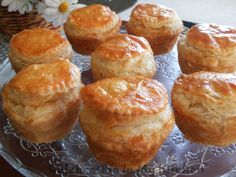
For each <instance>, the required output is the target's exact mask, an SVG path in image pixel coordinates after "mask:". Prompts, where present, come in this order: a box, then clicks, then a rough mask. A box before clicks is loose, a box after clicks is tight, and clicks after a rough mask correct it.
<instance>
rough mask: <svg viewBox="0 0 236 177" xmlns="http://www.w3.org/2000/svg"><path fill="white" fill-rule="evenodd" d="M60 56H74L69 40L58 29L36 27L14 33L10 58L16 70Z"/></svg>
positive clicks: (68, 57) (69, 57)
mask: <svg viewBox="0 0 236 177" xmlns="http://www.w3.org/2000/svg"><path fill="white" fill-rule="evenodd" d="M58 58H67V59H71V58H72V48H71V46H70V44H69V42H68V41H67V40H66V39H64V38H63V37H62V36H61V35H60V34H59V33H58V32H57V31H54V30H49V29H44V28H34V29H26V30H23V31H21V32H20V33H18V34H16V35H14V36H13V37H12V38H11V41H10V49H9V60H10V62H11V64H12V67H13V68H14V70H15V71H16V72H18V71H20V70H21V69H22V68H24V67H26V66H29V65H31V64H40V63H47V62H50V61H52V60H55V59H58Z"/></svg>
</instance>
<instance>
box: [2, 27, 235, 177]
mask: <svg viewBox="0 0 236 177" xmlns="http://www.w3.org/2000/svg"><path fill="white" fill-rule="evenodd" d="M186 29H187V28H185V30H184V32H186ZM122 32H123V33H125V31H124V30H122ZM1 39H3V37H2V36H1V35H0V40H1ZM5 46H7V45H5ZM0 50H1V51H3V52H5V51H6V50H7V48H4V47H3V45H0ZM5 53H6V52H5ZM155 59H156V61H157V63H158V71H157V73H156V76H155V79H157V80H158V81H160V82H162V83H163V84H164V85H165V86H166V88H167V90H168V92H169V93H170V91H171V88H172V85H173V82H174V80H175V78H176V77H177V76H178V75H179V74H180V73H181V72H180V69H179V66H178V61H177V49H176V47H175V48H174V49H173V50H172V51H171V52H169V53H168V54H165V55H160V56H156V57H155ZM73 62H74V63H75V64H76V65H78V67H79V68H80V69H81V72H82V81H83V83H84V84H88V83H91V82H92V80H91V72H90V57H88V56H81V55H78V54H74V57H73ZM0 63H1V65H0V90H1V88H2V86H3V84H4V83H5V82H7V81H8V80H9V79H10V78H12V77H13V76H14V75H15V73H14V71H13V70H12V68H11V65H10V63H9V61H8V59H5V60H4V61H1V60H0ZM0 125H1V126H0V155H2V156H3V158H4V159H6V160H7V161H8V162H9V163H10V164H11V165H12V166H13V167H14V168H15V169H16V170H18V171H19V172H20V173H21V174H23V175H25V176H50V177H53V176H68V177H71V176H89V177H90V176H91V177H95V176H96V177H110V176H115V177H117V176H120V177H123V176H124V177H146V176H158V177H159V176H161V177H177V176H178V177H183V176H191V177H193V176H194V177H202V176H205V177H216V176H222V177H236V144H232V145H230V146H228V147H224V148H221V147H213V146H203V145H199V144H194V143H191V142H189V141H187V140H186V139H185V138H184V137H183V135H182V133H181V132H180V131H179V130H178V128H177V127H175V128H174V130H173V131H172V133H171V134H170V136H169V137H168V139H167V140H166V141H165V143H164V144H163V145H162V147H161V149H160V150H159V152H158V153H157V154H156V157H155V158H154V159H153V161H151V162H150V163H149V164H147V165H146V166H144V167H143V168H142V169H139V170H137V171H120V170H117V169H114V168H111V167H109V166H108V165H105V164H100V163H99V162H98V161H96V159H95V158H94V157H93V156H92V155H91V154H90V152H89V150H88V145H87V143H86V139H85V136H84V134H83V133H82V131H81V129H80V127H79V124H78V125H77V126H76V127H75V128H74V129H73V130H72V132H71V134H70V135H69V136H68V137H66V138H65V139H63V140H61V141H58V142H54V143H51V144H32V143H30V142H27V141H25V140H24V139H23V138H22V137H20V136H19V135H18V134H17V133H16V132H15V131H14V129H13V127H12V126H11V125H10V124H9V122H8V121H7V117H6V115H5V114H4V113H3V111H2V105H1V100H0Z"/></svg>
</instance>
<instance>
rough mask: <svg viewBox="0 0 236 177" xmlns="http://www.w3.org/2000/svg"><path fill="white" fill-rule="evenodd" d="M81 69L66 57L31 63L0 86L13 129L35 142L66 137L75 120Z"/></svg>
mask: <svg viewBox="0 0 236 177" xmlns="http://www.w3.org/2000/svg"><path fill="white" fill-rule="evenodd" d="M81 85H82V84H81V81H80V71H79V69H78V68H77V66H75V65H73V64H72V63H70V62H69V60H66V59H63V60H55V61H52V62H49V63H44V64H33V65H30V66H28V67H26V68H24V69H22V70H21V71H20V72H19V73H17V74H16V76H15V77H14V78H13V79H12V80H10V82H9V83H8V84H6V85H5V86H4V88H3V92H2V101H3V110H4V112H5V113H6V114H7V116H8V119H9V121H10V122H11V124H12V125H13V127H14V128H15V130H16V131H17V132H18V133H19V134H20V135H22V136H23V137H24V138H25V139H27V140H29V141H31V142H34V143H48V142H52V141H56V140H59V139H62V138H63V137H65V136H66V135H67V134H68V133H69V132H70V131H71V129H72V128H73V127H74V125H75V124H76V122H77V120H78V112H79V110H80V94H79V92H80V88H81Z"/></svg>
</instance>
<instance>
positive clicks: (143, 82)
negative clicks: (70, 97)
mask: <svg viewBox="0 0 236 177" xmlns="http://www.w3.org/2000/svg"><path fill="white" fill-rule="evenodd" d="M81 96H82V98H83V104H84V105H86V106H90V107H91V108H92V109H95V110H100V111H105V112H111V113H115V114H120V115H135V114H140V113H142V114H152V113H158V112H159V111H160V110H162V109H164V108H165V106H166V105H167V102H168V96H167V91H166V89H165V88H164V86H163V85H162V84H160V83H159V82H157V81H155V80H152V79H148V78H141V77H135V78H133V77H130V78H129V77H128V78H123V79H122V78H115V77H114V78H108V79H103V80H99V81H97V82H95V83H94V84H90V85H88V86H86V87H84V88H82V89H81ZM150 100H152V101H150Z"/></svg>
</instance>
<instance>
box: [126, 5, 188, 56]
mask: <svg viewBox="0 0 236 177" xmlns="http://www.w3.org/2000/svg"><path fill="white" fill-rule="evenodd" d="M182 28H183V23H182V21H181V19H180V18H179V17H178V15H177V13H176V11H175V10H174V9H170V8H167V7H165V6H161V5H158V4H138V5H137V6H136V7H135V8H134V9H133V11H132V13H131V16H130V20H129V22H128V24H127V26H126V29H127V32H128V33H129V34H133V35H137V36H143V37H145V38H146V39H147V40H148V42H149V43H150V45H151V47H152V50H153V52H154V54H155V55H159V54H163V53H167V52H169V51H170V50H171V49H172V48H173V46H174V44H175V43H176V41H177V39H178V36H179V34H180V32H181V31H182Z"/></svg>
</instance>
